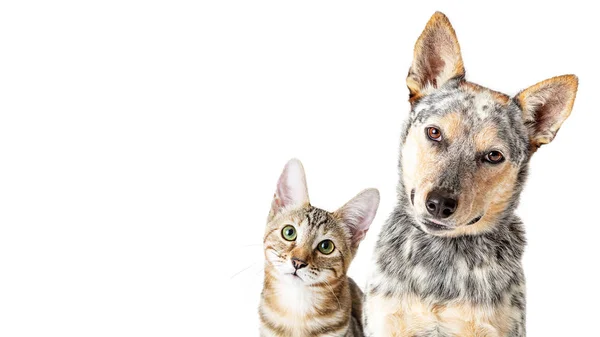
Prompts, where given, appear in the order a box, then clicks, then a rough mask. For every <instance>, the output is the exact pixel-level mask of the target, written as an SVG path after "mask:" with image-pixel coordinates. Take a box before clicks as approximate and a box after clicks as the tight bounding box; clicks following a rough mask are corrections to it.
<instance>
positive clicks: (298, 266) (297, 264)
mask: <svg viewBox="0 0 600 337" xmlns="http://www.w3.org/2000/svg"><path fill="white" fill-rule="evenodd" d="M292 266H294V268H296V270H298V269H302V268H304V267H306V266H308V263H306V261H302V260H300V259H297V258H295V257H292Z"/></svg>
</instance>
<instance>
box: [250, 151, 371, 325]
mask: <svg viewBox="0 0 600 337" xmlns="http://www.w3.org/2000/svg"><path fill="white" fill-rule="evenodd" d="M378 207H379V191H378V190H376V189H366V190H364V191H362V192H361V193H359V194H358V195H357V196H355V197H354V198H353V199H352V200H350V201H349V202H348V203H346V204H345V205H344V206H342V207H341V208H340V209H338V210H337V211H335V212H333V213H330V212H327V211H325V210H322V209H320V208H316V207H314V206H312V205H311V204H310V202H309V199H308V189H307V186H306V178H305V175H304V168H303V166H302V164H301V163H300V161H298V160H297V159H292V160H290V161H289V162H288V163H287V164H286V166H285V168H284V170H283V173H281V176H280V177H279V181H278V183H277V189H276V192H275V196H274V197H273V202H272V205H271V211H270V212H269V216H268V221H267V226H266V230H265V236H264V255H265V271H264V285H263V291H262V295H261V301H260V307H259V316H260V335H261V336H262V337H272V336H286V337H288V336H296V337H303V336H311V337H313V336H315V337H324V336H331V337H333V336H340V337H342V336H343V337H362V336H363V331H362V323H361V317H362V298H363V295H362V291H361V290H360V288H359V287H358V286H357V285H356V283H354V281H353V280H352V279H350V278H349V277H348V276H346V272H347V271H348V267H349V265H350V262H351V261H352V259H353V258H354V256H355V254H356V251H357V249H358V245H359V243H360V242H361V240H362V239H363V238H364V237H365V234H366V233H367V230H368V229H369V226H370V225H371V222H372V221H373V218H374V217H375V214H376V212H377V208H378Z"/></svg>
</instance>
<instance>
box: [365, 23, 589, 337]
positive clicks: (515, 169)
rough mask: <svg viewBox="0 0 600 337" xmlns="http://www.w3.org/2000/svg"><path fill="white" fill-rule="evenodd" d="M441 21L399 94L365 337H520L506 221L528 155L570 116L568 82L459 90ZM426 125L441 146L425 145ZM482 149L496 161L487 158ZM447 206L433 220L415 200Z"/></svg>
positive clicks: (571, 82) (429, 31)
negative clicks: (406, 103)
mask: <svg viewBox="0 0 600 337" xmlns="http://www.w3.org/2000/svg"><path fill="white" fill-rule="evenodd" d="M464 75H465V70H464V66H463V63H462V57H461V54H460V47H459V44H458V40H457V39H456V36H455V33H454V30H453V28H452V26H451V25H450V22H449V21H448V19H447V18H446V16H444V14H442V13H435V14H434V15H433V17H432V18H431V20H430V21H429V23H428V24H427V26H426V28H425V30H424V31H423V33H422V35H421V37H420V38H419V39H418V41H417V43H416V46H415V52H414V60H413V64H412V66H411V68H410V71H409V74H408V78H407V85H408V88H409V91H410V102H411V112H410V116H409V119H408V121H407V123H406V125H405V127H404V129H403V131H402V135H401V151H400V160H399V169H400V177H401V179H400V182H399V184H398V190H397V192H398V204H397V206H396V207H395V209H394V211H393V213H392V214H391V216H390V217H389V219H388V221H387V222H386V224H385V225H384V227H383V230H382V232H381V234H380V237H379V240H378V244H377V246H376V249H375V256H374V258H375V262H376V263H375V267H374V268H375V270H374V274H373V276H372V277H371V279H370V280H369V283H368V285H367V289H366V291H365V293H366V294H365V296H366V303H365V308H364V309H365V310H364V325H365V334H366V335H367V336H411V337H412V336H415V337H416V336H461V337H462V336H524V335H525V280H524V277H523V270H522V266H521V257H522V254H523V249H524V246H525V238H524V231H523V226H522V224H521V221H520V220H519V218H518V217H517V216H516V215H515V214H514V210H515V208H516V207H517V203H518V198H519V195H520V193H521V190H522V187H523V184H524V182H525V178H526V175H527V165H528V162H529V159H530V158H531V155H532V154H533V153H534V152H535V151H536V150H537V148H538V147H539V146H541V145H543V144H546V143H549V142H550V141H551V140H552V139H553V138H554V136H555V135H556V132H557V131H558V129H559V127H560V126H561V124H562V123H563V121H564V120H565V119H566V118H567V117H568V116H569V114H570V112H571V108H572V106H573V102H574V100H575V94H576V91H577V78H576V77H575V76H573V75H565V76H559V77H554V78H551V79H549V80H546V81H543V82H541V83H538V84H536V85H534V86H532V87H530V88H528V89H526V90H524V91H522V92H520V93H519V94H517V95H516V96H515V97H512V98H511V97H509V96H507V95H504V94H501V93H498V92H495V91H492V90H489V89H486V88H483V87H481V86H479V85H476V84H473V83H470V82H467V81H465V79H464ZM431 126H434V127H436V128H437V129H439V130H440V131H441V135H442V137H441V140H440V141H435V140H432V139H430V138H429V137H428V135H427V130H428V128H429V127H431ZM491 151H498V152H500V153H501V154H502V155H503V157H504V160H503V161H501V162H499V163H496V164H493V163H490V162H489V161H487V160H486V158H488V159H489V157H486V155H488V154H489V153H490V152H491ZM436 189H438V190H439V189H442V190H444V191H446V192H447V193H449V194H451V195H453V196H454V198H456V200H457V201H458V203H457V206H456V210H455V212H454V213H453V214H452V215H451V216H449V217H448V218H446V219H441V221H440V219H432V218H431V216H430V215H429V214H428V212H427V208H426V200H427V198H428V197H427V196H428V195H429V193H430V192H431V191H432V190H436Z"/></svg>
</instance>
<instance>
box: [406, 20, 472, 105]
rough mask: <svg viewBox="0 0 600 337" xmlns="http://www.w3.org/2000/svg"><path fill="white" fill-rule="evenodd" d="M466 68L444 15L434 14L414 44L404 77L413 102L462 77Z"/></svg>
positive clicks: (450, 26) (451, 29)
mask: <svg viewBox="0 0 600 337" xmlns="http://www.w3.org/2000/svg"><path fill="white" fill-rule="evenodd" d="M464 76H465V68H464V66H463V61H462V56H461V55H460V46H459V44H458V40H457V38H456V34H455V33H454V28H452V25H451V24H450V21H449V20H448V18H447V17H446V15H444V14H443V13H440V12H436V13H435V14H433V16H432V17H431V19H429V22H428V23H427V26H425V30H423V33H421V36H420V37H419V39H418V40H417V43H416V44H415V54H414V59H413V63H412V66H411V67H410V71H409V72H408V77H407V78H406V85H407V86H408V90H409V91H410V98H409V101H410V102H411V103H414V102H415V101H416V100H418V99H419V98H421V97H423V96H425V95H427V94H428V93H430V92H431V91H433V90H434V89H435V88H438V87H440V86H442V85H443V84H444V83H446V82H447V81H448V80H450V79H452V78H455V77H464Z"/></svg>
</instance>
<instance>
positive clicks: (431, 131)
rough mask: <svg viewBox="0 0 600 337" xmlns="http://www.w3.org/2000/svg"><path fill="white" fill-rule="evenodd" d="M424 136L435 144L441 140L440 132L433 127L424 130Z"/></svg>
mask: <svg viewBox="0 0 600 337" xmlns="http://www.w3.org/2000/svg"><path fill="white" fill-rule="evenodd" d="M425 134H427V137H428V138H429V139H431V140H433V141H435V142H439V141H441V140H442V131H440V129H438V128H436V127H435V126H428V127H426V128H425Z"/></svg>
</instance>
